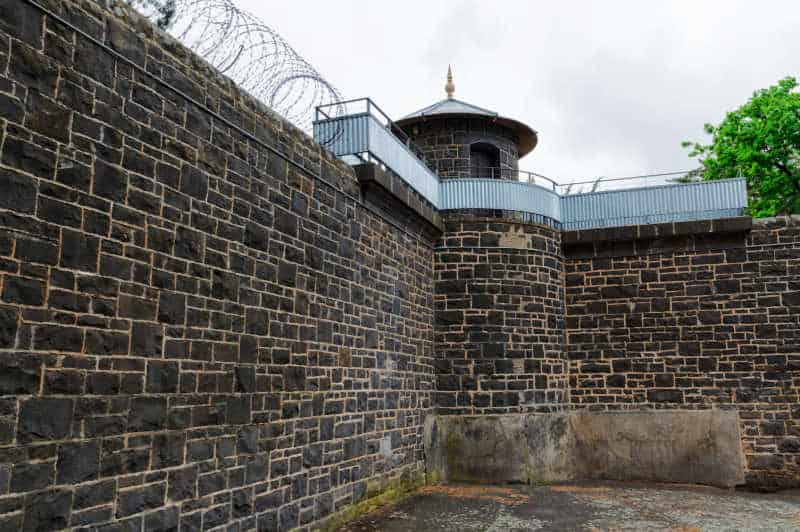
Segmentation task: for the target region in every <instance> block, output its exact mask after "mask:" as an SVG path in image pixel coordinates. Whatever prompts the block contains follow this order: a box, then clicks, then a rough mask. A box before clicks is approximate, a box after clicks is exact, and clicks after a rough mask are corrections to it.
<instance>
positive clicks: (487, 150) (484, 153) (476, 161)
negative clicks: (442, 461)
mask: <svg viewBox="0 0 800 532" xmlns="http://www.w3.org/2000/svg"><path fill="white" fill-rule="evenodd" d="M469 165H470V170H471V173H472V177H488V178H493V179H499V178H500V150H498V149H497V147H496V146H494V145H493V144H489V143H488V142H476V143H475V144H471V145H470V147H469Z"/></svg>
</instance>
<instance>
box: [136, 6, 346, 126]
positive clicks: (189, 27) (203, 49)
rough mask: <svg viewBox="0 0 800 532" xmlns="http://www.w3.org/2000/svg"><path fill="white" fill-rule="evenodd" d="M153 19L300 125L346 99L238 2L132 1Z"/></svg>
mask: <svg viewBox="0 0 800 532" xmlns="http://www.w3.org/2000/svg"><path fill="white" fill-rule="evenodd" d="M128 2H129V3H131V4H132V5H134V6H135V7H136V8H137V9H139V10H140V11H141V12H143V13H144V14H145V16H147V17H148V18H149V19H150V20H151V21H153V22H154V23H155V24H157V25H158V26H159V27H161V28H162V29H165V30H166V31H167V32H168V33H170V34H171V35H172V36H173V37H175V38H176V39H178V40H179V41H180V42H181V43H183V44H184V45H185V46H186V47H188V48H189V49H191V50H192V51H194V52H195V53H197V54H198V55H199V56H200V57H202V58H203V59H205V60H206V61H208V63H210V64H211V65H212V66H214V67H215V68H217V69H218V70H219V71H220V72H222V73H223V74H225V75H226V76H228V77H230V78H231V79H232V80H233V81H235V82H236V83H237V84H238V85H239V86H240V87H242V88H243V89H245V90H246V91H248V92H249V93H250V94H251V95H252V96H254V97H256V98H258V99H259V100H260V101H261V102H262V103H264V104H265V105H267V106H268V107H270V108H271V109H272V110H273V111H275V112H277V113H278V114H280V115H281V116H283V117H284V118H286V119H287V120H289V121H290V122H292V123H293V124H294V125H296V126H297V127H298V128H300V129H302V130H304V131H306V132H310V131H311V126H312V122H313V118H314V111H315V109H316V107H317V106H319V105H329V104H337V103H338V102H341V100H342V97H341V94H340V93H339V91H338V90H337V89H336V87H334V86H333V84H331V83H330V82H328V81H327V80H325V78H323V77H322V76H321V75H320V73H319V72H318V71H317V70H316V69H315V68H314V66H313V65H311V64H310V63H309V62H308V61H306V59H304V58H303V57H302V56H301V55H300V54H298V53H297V52H296V51H295V50H294V48H292V46H291V45H290V44H289V43H288V42H286V40H284V39H283V38H282V37H281V36H280V35H279V34H278V33H277V32H276V31H275V30H274V29H272V28H270V27H269V26H267V25H266V24H264V23H263V22H261V20H259V19H258V18H257V17H256V16H254V15H252V14H250V13H248V12H247V11H244V10H242V9H240V8H238V7H237V6H236V5H235V4H234V2H233V0H128Z"/></svg>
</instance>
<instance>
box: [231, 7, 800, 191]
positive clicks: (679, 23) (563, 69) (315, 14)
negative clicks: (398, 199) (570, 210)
mask: <svg viewBox="0 0 800 532" xmlns="http://www.w3.org/2000/svg"><path fill="white" fill-rule="evenodd" d="M237 3H238V4H239V5H241V6H242V7H244V8H245V9H247V10H249V11H251V12H253V13H254V14H256V15H258V16H259V17H260V18H261V19H262V20H263V21H264V22H265V23H267V24H268V25H270V26H272V27H273V28H274V29H276V30H277V31H278V32H279V33H280V34H281V35H282V36H283V37H284V38H285V39H286V40H287V41H289V43H291V45H292V46H293V47H294V48H295V49H296V50H297V51H298V52H299V53H300V54H301V55H303V56H304V57H305V58H306V59H307V60H308V61H309V62H311V63H312V64H313V65H315V66H316V67H317V69H318V70H319V72H320V73H322V75H323V76H324V77H325V78H327V79H328V80H329V81H330V82H331V83H333V84H334V85H335V86H336V87H338V88H339V89H340V91H341V92H342V94H343V96H345V97H346V98H357V97H362V96H369V97H371V98H372V99H374V100H375V101H376V103H377V104H378V105H379V106H381V107H382V108H383V109H384V110H385V111H386V112H387V113H388V114H389V115H390V116H391V117H392V118H394V119H398V118H401V117H402V116H404V115H406V114H408V113H410V112H412V111H415V110H417V109H419V108H421V107H424V106H427V105H429V104H431V103H433V102H435V101H438V100H440V99H442V98H443V97H444V96H445V93H444V83H445V73H446V70H447V65H448V63H450V64H452V65H453V73H454V77H455V84H456V93H455V96H456V98H459V99H462V100H465V101H467V102H470V103H473V104H475V105H478V106H481V107H486V108H489V109H491V110H493V111H497V112H499V113H500V114H502V115H504V116H508V117H511V118H514V119H517V120H520V121H522V122H525V123H527V124H529V125H531V126H532V127H533V128H534V129H535V130H536V131H537V132H538V133H539V145H538V146H537V148H536V149H535V150H534V151H533V152H532V153H531V154H530V155H528V156H527V157H525V158H524V159H523V160H521V162H520V167H521V168H522V169H526V170H531V171H536V172H539V173H542V174H544V175H549V176H554V177H557V178H560V180H562V181H571V180H574V179H578V178H594V177H598V176H606V177H614V176H625V175H636V174H643V173H654V172H664V171H672V170H684V169H690V168H693V167H695V166H696V163H695V162H694V161H692V160H691V159H689V158H688V157H687V151H686V150H685V149H683V148H681V146H680V143H681V141H682V140H704V139H705V136H704V134H703V133H702V126H703V123H705V122H714V123H717V122H719V120H720V119H722V118H723V116H724V115H725V112H726V111H729V110H732V109H734V108H736V107H738V106H739V105H740V104H742V103H744V102H745V101H746V100H747V99H748V97H749V96H750V95H751V94H752V92H753V91H754V90H755V89H757V88H760V87H766V86H768V85H771V84H773V83H774V82H776V81H777V80H778V79H780V78H783V77H785V76H788V75H794V76H798V75H800V1H799V0H787V1H770V0H761V1H753V0H748V1H730V0H724V1H722V0H720V1H714V2H711V1H681V2H677V1H670V2H667V1H661V2H656V1H642V0H638V1H636V0H631V1H608V0H604V1H602V2H600V1H597V2H592V3H590V2H570V1H546V2H545V1H537V2H532V1H493V2H491V1H478V0H460V1H457V0H449V1H437V0H425V1H418V0H403V1H401V2H389V1H385V0H372V1H366V0H364V1H361V0H358V1H357V0H334V1H328V2H323V1H319V0H292V1H289V2H279V1H264V0H237Z"/></svg>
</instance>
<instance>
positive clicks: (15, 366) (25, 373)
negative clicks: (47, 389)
mask: <svg viewBox="0 0 800 532" xmlns="http://www.w3.org/2000/svg"><path fill="white" fill-rule="evenodd" d="M41 365H42V361H41V359H40V358H39V357H35V356H26V357H22V356H3V357H0V395H34V394H36V393H37V392H38V391H39V380H40V373H41Z"/></svg>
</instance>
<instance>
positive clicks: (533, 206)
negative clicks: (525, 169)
mask: <svg viewBox="0 0 800 532" xmlns="http://www.w3.org/2000/svg"><path fill="white" fill-rule="evenodd" d="M440 199H441V203H440V204H439V209H441V210H454V209H489V210H504V211H519V212H528V213H534V214H539V215H541V216H546V217H547V218H552V219H553V220H555V221H559V220H561V208H560V200H561V197H560V196H559V195H558V194H557V193H555V192H553V191H552V190H548V189H546V188H543V187H540V186H538V185H529V184H527V183H522V182H519V181H509V180H500V179H480V178H469V179H443V180H442V181H441V195H440Z"/></svg>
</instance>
